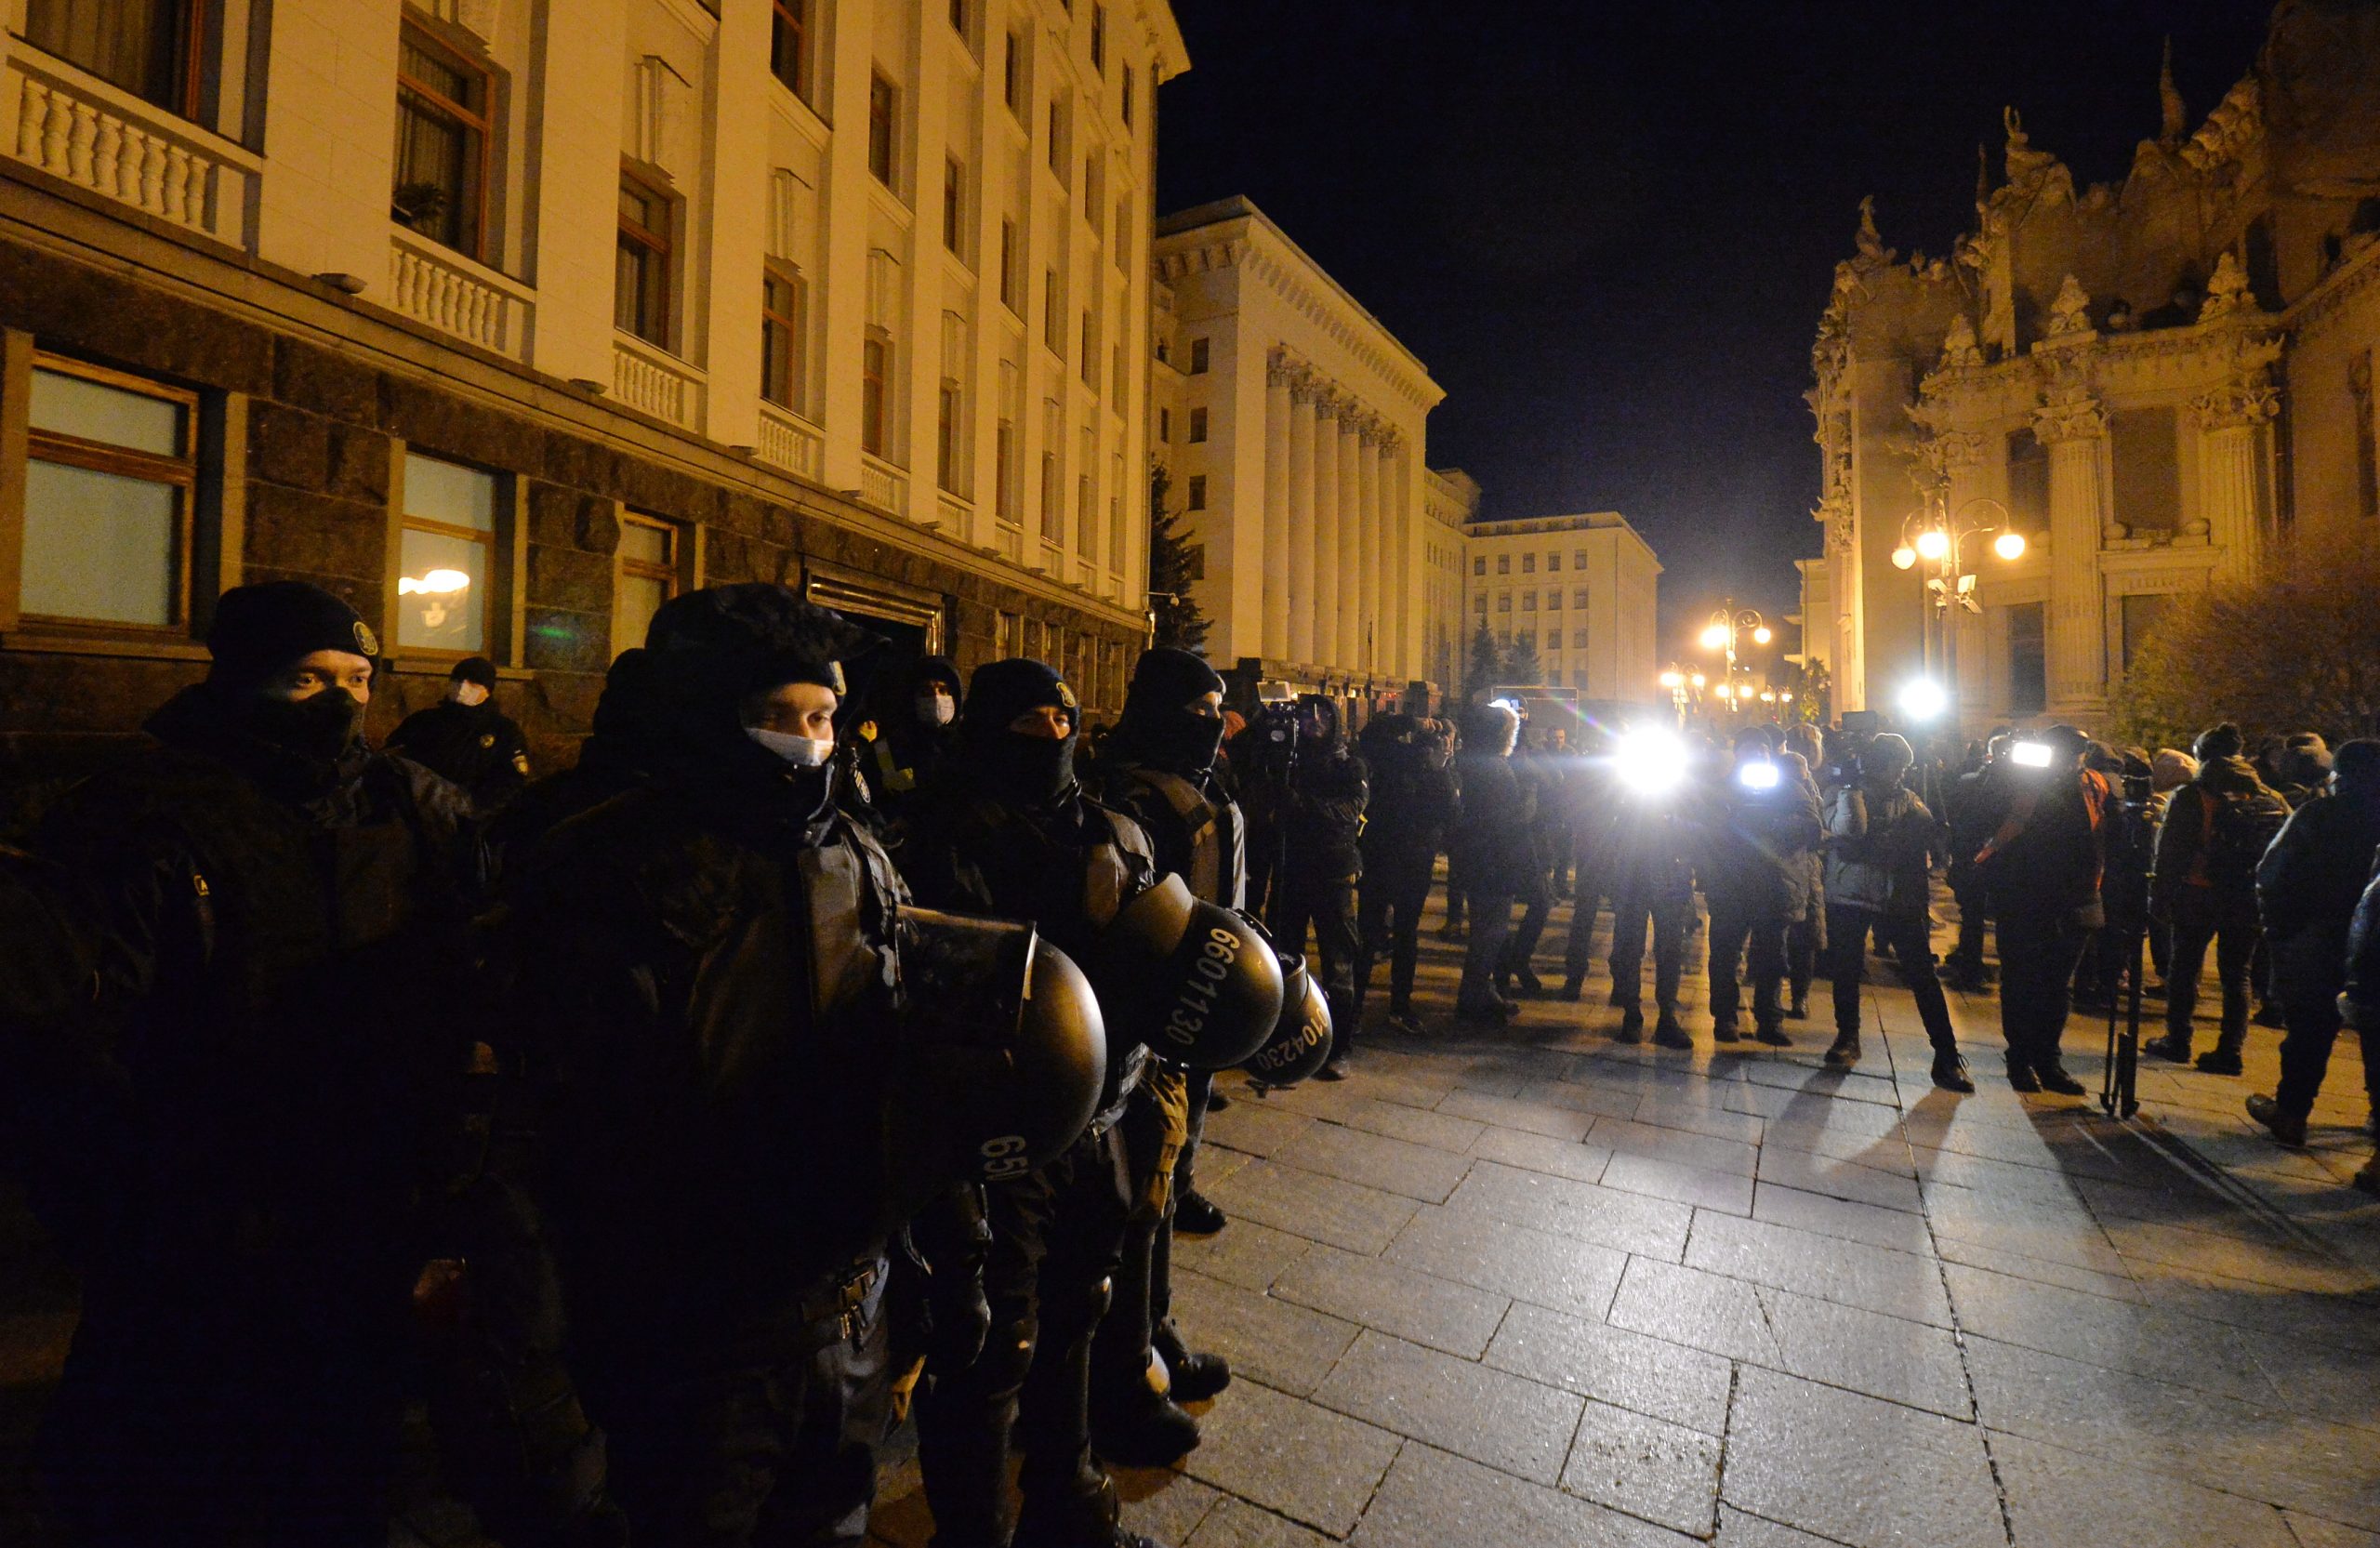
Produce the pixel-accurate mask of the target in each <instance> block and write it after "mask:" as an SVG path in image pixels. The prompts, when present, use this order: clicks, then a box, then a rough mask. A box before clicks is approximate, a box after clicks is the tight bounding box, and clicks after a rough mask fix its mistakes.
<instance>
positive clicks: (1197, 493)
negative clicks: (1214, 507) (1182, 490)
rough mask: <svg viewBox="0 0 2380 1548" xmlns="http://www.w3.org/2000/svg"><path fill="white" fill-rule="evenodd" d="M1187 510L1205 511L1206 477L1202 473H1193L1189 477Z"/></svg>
mask: <svg viewBox="0 0 2380 1548" xmlns="http://www.w3.org/2000/svg"><path fill="white" fill-rule="evenodd" d="M1189 509H1192V510H1204V509H1207V475H1206V474H1204V473H1193V474H1191V475H1190V506H1189Z"/></svg>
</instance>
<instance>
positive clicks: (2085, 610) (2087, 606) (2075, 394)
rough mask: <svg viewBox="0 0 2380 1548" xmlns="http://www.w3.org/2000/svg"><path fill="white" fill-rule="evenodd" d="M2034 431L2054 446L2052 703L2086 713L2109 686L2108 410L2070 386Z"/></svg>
mask: <svg viewBox="0 0 2380 1548" xmlns="http://www.w3.org/2000/svg"><path fill="white" fill-rule="evenodd" d="M2033 432H2034V434H2036V435H2038V436H2039V437H2040V438H2041V440H2042V442H2043V444H2044V445H2046V446H2048V447H2049V618H2048V624H2049V628H2048V633H2049V703H2050V709H2051V711H2052V712H2053V713H2055V714H2058V715H2072V716H2077V717H2080V716H2087V715H2091V714H2094V713H2096V712H2097V711H2098V710H2100V709H2101V708H2105V706H2106V703H2107V692H2108V666H2107V654H2108V651H2107V633H2108V624H2107V607H2106V604H2105V602H2103V601H2102V600H2101V597H2100V590H2101V587H2100V582H2099V540H2100V536H2101V535H2102V534H2104V533H2105V532H2106V531H2107V529H2108V523H2109V521H2111V520H2112V519H2113V512H2112V510H2111V509H2110V507H2111V505H2112V501H2111V500H2110V498H2109V467H2108V416H2107V410H2106V409H2105V408H2104V407H2103V406H2102V405H2101V404H2100V403H2099V401H2098V400H2097V399H2096V398H2095V397H2093V396H2092V394H2091V392H2090V390H2089V389H2088V388H2085V387H2080V386H2075V387H2068V388H2064V389H2061V390H2056V391H2054V392H2052V393H2051V395H2050V398H2049V401H2048V403H2046V404H2043V406H2042V407H2041V408H2040V409H2038V410H2036V411H2035V412H2034V415H2033Z"/></svg>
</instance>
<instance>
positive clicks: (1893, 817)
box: [1826, 781, 1941, 914]
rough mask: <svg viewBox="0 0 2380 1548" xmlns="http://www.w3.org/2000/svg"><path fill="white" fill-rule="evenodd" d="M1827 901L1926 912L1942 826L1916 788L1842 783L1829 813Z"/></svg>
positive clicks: (1884, 910) (1889, 910)
mask: <svg viewBox="0 0 2380 1548" xmlns="http://www.w3.org/2000/svg"><path fill="white" fill-rule="evenodd" d="M1826 831H1827V870H1826V895H1827V902H1828V903H1829V904H1831V905H1834V906H1841V907H1850V908H1867V909H1871V910H1873V911H1874V912H1876V913H1879V914H1922V913H1924V911H1925V909H1926V907H1927V906H1928V904H1929V902H1930V901H1931V894H1930V878H1931V875H1932V869H1933V864H1934V861H1935V859H1936V857H1937V855H1939V854H1940V853H1941V828H1940V827H1939V826H1938V825H1937V823H1936V822H1935V821H1934V814H1933V813H1931V812H1928V811H1927V810H1926V809H1925V803H1924V801H1922V800H1918V799H1917V795H1916V792H1914V791H1912V790H1911V789H1909V788H1908V787H1905V786H1902V785H1900V784H1898V783H1895V784H1893V785H1892V786H1890V787H1881V788H1880V787H1878V786H1877V785H1876V784H1875V782H1873V781H1864V782H1861V783H1858V784H1850V785H1845V786H1844V787H1841V788H1840V789H1838V790H1836V791H1835V793H1834V802H1833V806H1832V808H1831V811H1829V813H1828V814H1827V827H1826Z"/></svg>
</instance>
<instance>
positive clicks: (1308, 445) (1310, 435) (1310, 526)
mask: <svg viewBox="0 0 2380 1548" xmlns="http://www.w3.org/2000/svg"><path fill="white" fill-rule="evenodd" d="M1288 386H1289V475H1288V476H1289V500H1288V504H1287V510H1288V515H1289V648H1288V651H1287V652H1286V654H1287V655H1288V658H1289V660H1291V661H1300V662H1303V661H1311V660H1313V659H1314V618H1315V605H1314V602H1315V598H1314V539H1315V520H1314V442H1315V417H1314V411H1315V403H1314V384H1313V383H1312V382H1310V381H1308V380H1305V379H1304V378H1303V377H1290V378H1289V384H1288Z"/></svg>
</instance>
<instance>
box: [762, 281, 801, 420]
mask: <svg viewBox="0 0 2380 1548" xmlns="http://www.w3.org/2000/svg"><path fill="white" fill-rule="evenodd" d="M809 340H810V282H808V281H807V280H805V279H803V278H802V277H801V271H800V270H798V269H794V268H792V267H791V266H790V265H778V264H771V265H769V266H768V268H767V269H765V270H764V271H762V272H761V275H760V396H762V397H763V398H766V399H768V401H769V402H771V403H773V404H776V405H777V406H778V407H779V408H789V409H791V410H793V411H794V412H795V413H796V414H804V413H807V412H808V411H809V407H810V391H809V385H810V384H809V371H808V369H807V367H808V364H809V354H810V350H809Z"/></svg>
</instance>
